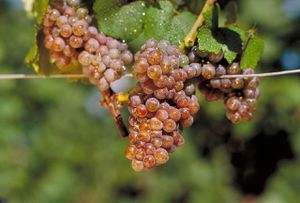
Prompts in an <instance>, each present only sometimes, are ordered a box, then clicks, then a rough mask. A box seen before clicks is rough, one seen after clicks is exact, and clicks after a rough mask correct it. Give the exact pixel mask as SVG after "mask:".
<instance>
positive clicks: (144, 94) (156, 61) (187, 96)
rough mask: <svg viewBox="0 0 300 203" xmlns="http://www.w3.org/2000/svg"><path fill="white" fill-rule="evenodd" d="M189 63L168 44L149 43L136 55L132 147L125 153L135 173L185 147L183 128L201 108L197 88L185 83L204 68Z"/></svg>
mask: <svg viewBox="0 0 300 203" xmlns="http://www.w3.org/2000/svg"><path fill="white" fill-rule="evenodd" d="M188 63H189V61H188V58H187V56H185V55H183V54H181V52H180V49H179V48H178V47H177V46H172V45H170V44H169V43H168V42H167V41H161V42H159V43H158V42H156V41H155V40H152V39H151V40H148V41H147V42H146V44H145V45H143V46H142V49H141V51H140V52H138V53H137V54H136V61H135V64H134V66H133V72H134V74H135V76H136V78H137V80H138V85H137V89H136V92H135V93H133V94H132V95H131V96H130V98H129V104H128V110H129V112H130V117H129V132H130V134H129V141H130V143H131V145H130V146H128V147H127V148H126V151H125V154H126V157H127V158H128V159H130V160H132V168H133V169H134V170H135V171H142V170H144V169H151V168H153V167H154V166H157V165H161V164H164V163H166V162H167V161H168V160H169V153H171V152H173V151H174V150H175V149H176V147H180V146H182V145H183V144H184V138H183V137H182V134H181V127H188V126H191V125H192V124H193V121H194V118H193V115H195V114H196V113H197V112H198V111H199V109H200V105H199V103H198V99H197V97H196V96H195V95H194V91H195V88H194V86H193V85H192V84H186V83H185V82H186V80H187V79H190V78H194V77H197V76H199V75H200V74H201V67H200V66H199V64H191V65H188ZM181 67H182V68H181Z"/></svg>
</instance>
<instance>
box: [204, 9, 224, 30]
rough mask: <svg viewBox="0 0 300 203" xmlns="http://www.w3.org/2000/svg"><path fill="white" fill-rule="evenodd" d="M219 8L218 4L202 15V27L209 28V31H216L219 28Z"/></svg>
mask: <svg viewBox="0 0 300 203" xmlns="http://www.w3.org/2000/svg"><path fill="white" fill-rule="evenodd" d="M220 10H221V8H220V6H219V4H216V5H215V6H213V7H211V8H210V9H208V10H207V11H206V12H205V13H204V14H203V17H204V25H205V26H206V27H210V28H211V29H216V28H218V26H219V12H220Z"/></svg>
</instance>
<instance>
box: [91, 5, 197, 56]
mask: <svg viewBox="0 0 300 203" xmlns="http://www.w3.org/2000/svg"><path fill="white" fill-rule="evenodd" d="M112 2H114V3H112ZM112 2H108V1H104V0H99V1H96V3H95V5H94V11H95V12H96V17H97V20H98V24H99V27H100V30H101V32H103V33H105V34H107V35H109V36H112V37H114V38H117V39H122V40H125V41H126V42H127V43H128V44H129V47H130V48H131V50H135V51H136V50H138V49H139V48H140V46H141V45H142V44H143V43H144V42H145V41H146V40H147V39H150V38H154V39H156V40H162V39H166V40H169V41H170V42H171V43H172V44H178V43H179V42H180V41H181V40H183V39H184V37H185V36H186V34H187V33H188V32H189V30H190V29H191V27H192V25H193V23H194V22H195V20H196V18H195V16H194V15H193V14H192V13H190V12H188V11H185V12H182V13H177V14H175V12H174V10H175V7H174V6H173V4H172V3H170V2H169V1H158V2H157V3H155V4H147V3H146V2H145V1H135V2H132V3H129V4H126V5H124V3H122V2H123V1H120V0H113V1H112Z"/></svg>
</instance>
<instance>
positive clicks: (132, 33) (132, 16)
mask: <svg viewBox="0 0 300 203" xmlns="http://www.w3.org/2000/svg"><path fill="white" fill-rule="evenodd" d="M105 2H106V3H104V1H102V0H101V1H96V3H95V6H94V10H95V11H96V13H97V20H98V24H99V28H100V30H101V32H104V33H105V34H107V35H109V36H111V37H114V38H118V39H122V40H125V41H132V40H134V39H136V38H137V37H138V36H139V35H140V34H141V33H142V32H143V22H144V17H145V12H146V4H145V3H144V2H142V1H137V2H133V3H130V4H128V5H124V6H123V7H121V5H122V4H121V2H120V1H117V0H114V1H105ZM112 2H114V3H115V4H112Z"/></svg>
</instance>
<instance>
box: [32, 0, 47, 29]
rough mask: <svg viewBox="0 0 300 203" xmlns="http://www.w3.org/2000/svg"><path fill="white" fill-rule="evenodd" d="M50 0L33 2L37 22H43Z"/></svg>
mask: <svg viewBox="0 0 300 203" xmlns="http://www.w3.org/2000/svg"><path fill="white" fill-rule="evenodd" d="M48 3H49V0H35V1H34V3H33V12H34V13H35V15H36V17H37V23H38V25H40V24H41V23H42V19H43V16H44V15H45V13H46V12H47V7H48Z"/></svg>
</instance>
